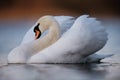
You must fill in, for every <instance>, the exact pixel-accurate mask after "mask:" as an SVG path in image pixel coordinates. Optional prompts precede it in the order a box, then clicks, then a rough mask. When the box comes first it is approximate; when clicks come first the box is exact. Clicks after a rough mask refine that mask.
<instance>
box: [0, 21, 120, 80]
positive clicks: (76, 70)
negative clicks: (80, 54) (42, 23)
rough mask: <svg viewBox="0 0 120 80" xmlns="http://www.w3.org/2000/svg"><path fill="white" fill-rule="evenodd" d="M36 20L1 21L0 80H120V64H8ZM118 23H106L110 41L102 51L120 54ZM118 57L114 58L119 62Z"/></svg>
mask: <svg viewBox="0 0 120 80" xmlns="http://www.w3.org/2000/svg"><path fill="white" fill-rule="evenodd" d="M34 22H35V21H30V20H18V21H0V80H120V64H113V63H100V64H8V65H6V63H7V55H8V53H9V52H10V51H11V50H12V49H13V48H15V47H16V46H18V45H19V44H20V42H21V41H22V38H23V36H24V35H25V33H26V32H27V30H28V29H29V28H30V27H31V26H32V25H33V24H34ZM119 22H120V20H119V21H108V22H106V28H107V32H108V34H109V35H108V42H107V44H106V46H105V47H104V48H103V49H102V50H101V51H99V52H100V53H103V54H105V53H114V54H119V53H120V42H119V41H120V35H119V34H120V23H119ZM119 57H120V55H119V56H117V58H115V60H117V61H118V62H119V60H120V58H119ZM112 61H114V59H112Z"/></svg>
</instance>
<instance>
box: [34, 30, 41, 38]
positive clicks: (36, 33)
mask: <svg viewBox="0 0 120 80" xmlns="http://www.w3.org/2000/svg"><path fill="white" fill-rule="evenodd" d="M39 37H40V31H38V30H35V39H38V38H39Z"/></svg>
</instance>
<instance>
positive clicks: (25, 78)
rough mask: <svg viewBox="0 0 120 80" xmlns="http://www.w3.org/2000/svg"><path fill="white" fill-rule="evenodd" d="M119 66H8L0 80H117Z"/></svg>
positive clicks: (3, 67) (1, 71)
mask: <svg viewBox="0 0 120 80" xmlns="http://www.w3.org/2000/svg"><path fill="white" fill-rule="evenodd" d="M119 79H120V65H119V64H108V63H100V64H9V65H6V66H1V67H0V80H119Z"/></svg>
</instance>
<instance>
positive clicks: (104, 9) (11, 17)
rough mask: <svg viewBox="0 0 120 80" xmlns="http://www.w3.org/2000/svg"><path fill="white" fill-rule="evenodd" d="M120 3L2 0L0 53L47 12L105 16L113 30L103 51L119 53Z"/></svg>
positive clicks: (114, 0)
mask: <svg viewBox="0 0 120 80" xmlns="http://www.w3.org/2000/svg"><path fill="white" fill-rule="evenodd" d="M119 5H120V0H0V57H2V58H3V56H1V55H4V54H6V56H7V54H8V53H9V52H10V51H11V50H12V49H13V48H15V47H16V46H18V45H19V44H20V42H21V40H22V39H23V36H24V35H25V33H26V32H27V30H28V29H29V28H30V27H32V26H33V25H34V23H35V22H36V21H37V19H38V18H39V17H41V16H44V15H70V16H75V17H76V16H80V15H83V14H89V15H91V16H93V17H97V18H99V19H101V21H102V22H103V23H104V25H105V26H106V28H107V32H108V33H109V35H108V37H109V40H108V42H107V45H106V46H105V47H104V48H103V49H102V53H119V52H120V43H119V41H120V36H119V34H120V27H119V26H120V6H119ZM0 59H1V58H0Z"/></svg>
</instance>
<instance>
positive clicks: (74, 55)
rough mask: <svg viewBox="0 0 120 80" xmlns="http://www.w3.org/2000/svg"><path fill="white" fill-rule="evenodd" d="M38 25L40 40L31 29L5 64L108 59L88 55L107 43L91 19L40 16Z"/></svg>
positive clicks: (97, 25) (102, 31) (101, 29)
mask: <svg viewBox="0 0 120 80" xmlns="http://www.w3.org/2000/svg"><path fill="white" fill-rule="evenodd" d="M38 23H40V26H39V29H40V30H41V31H42V37H40V38H39V39H37V40H35V39H34V32H33V29H34V26H33V27H32V28H31V29H30V30H29V31H28V32H27V33H26V35H25V37H24V39H23V41H22V43H21V45H20V46H18V47H17V48H15V49H13V50H12V51H11V52H10V54H9V55H8V62H9V63H26V62H27V63H82V62H92V60H93V62H95V61H99V60H100V59H103V58H105V57H107V56H110V55H103V56H101V55H100V56H99V55H97V54H95V55H97V56H96V57H95V55H93V56H92V55H91V54H94V53H95V52H97V51H98V50H100V49H101V48H103V47H104V45H105V44H106V42H107V33H106V31H105V29H104V27H103V26H102V25H101V23H100V22H99V21H97V20H96V19H95V18H89V16H88V15H83V16H80V17H78V18H77V19H76V20H75V18H74V17H70V16H55V17H53V16H44V17H42V18H40V19H39V20H38V21H37V22H36V24H38ZM36 24H35V25H36ZM48 26H49V27H48ZM89 55H91V56H92V57H91V56H89ZM91 58H93V59H91ZM94 58H95V59H94ZM90 59H91V61H87V60H90Z"/></svg>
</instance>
